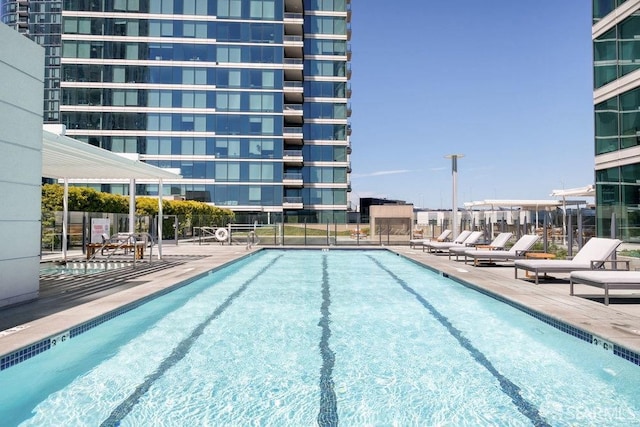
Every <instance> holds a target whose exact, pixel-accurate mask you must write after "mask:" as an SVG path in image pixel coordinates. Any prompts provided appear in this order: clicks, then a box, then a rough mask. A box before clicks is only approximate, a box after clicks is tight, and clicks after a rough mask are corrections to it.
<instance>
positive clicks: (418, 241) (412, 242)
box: [409, 230, 451, 248]
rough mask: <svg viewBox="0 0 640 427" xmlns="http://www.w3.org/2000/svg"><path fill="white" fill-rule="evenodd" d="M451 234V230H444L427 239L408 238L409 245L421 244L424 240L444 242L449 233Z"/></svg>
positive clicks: (412, 246) (413, 246)
mask: <svg viewBox="0 0 640 427" xmlns="http://www.w3.org/2000/svg"><path fill="white" fill-rule="evenodd" d="M450 234H451V230H444V231H443V232H442V233H440V235H439V236H438V237H435V238H434V237H430V238H427V239H411V240H409V247H411V248H415V247H416V246H417V245H422V244H424V243H425V242H445V241H446V240H447V239H448V238H449V235H450Z"/></svg>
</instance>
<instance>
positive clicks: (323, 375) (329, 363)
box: [318, 255, 338, 427]
mask: <svg viewBox="0 0 640 427" xmlns="http://www.w3.org/2000/svg"><path fill="white" fill-rule="evenodd" d="M330 306H331V290H330V288H329V267H328V264H327V256H326V255H324V256H323V257H322V306H321V307H320V313H321V314H322V317H321V318H320V322H318V326H320V327H321V328H322V337H321V338H320V344H319V347H320V354H321V355H322V368H321V369H320V412H318V425H319V426H320V427H325V426H337V425H338V408H337V406H338V405H337V400H336V392H335V384H334V382H333V366H334V365H335V361H336V355H335V353H334V352H333V351H332V350H331V348H330V347H329V338H330V337H331V328H329V324H330V323H331V319H330V318H329V317H330V314H331V313H330V312H329V307H330Z"/></svg>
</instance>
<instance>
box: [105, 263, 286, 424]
mask: <svg viewBox="0 0 640 427" xmlns="http://www.w3.org/2000/svg"><path fill="white" fill-rule="evenodd" d="M281 257H282V255H278V256H277V257H276V258H274V259H273V261H271V262H270V263H269V264H268V265H266V266H264V267H263V268H262V269H260V271H258V272H257V273H256V274H255V275H254V276H253V277H251V278H250V279H249V280H247V281H246V282H244V283H243V284H242V285H241V286H240V287H239V288H238V289H237V290H236V291H234V292H233V293H232V294H231V295H229V296H228V297H227V299H226V300H225V301H224V302H223V303H222V304H220V305H219V306H218V308H216V309H215V310H214V312H213V313H212V314H211V316H209V317H208V318H207V319H206V320H205V321H203V322H202V323H200V324H199V325H198V326H197V327H196V328H195V329H194V330H193V332H191V335H189V336H188V337H186V338H185V339H184V340H182V341H181V342H180V343H179V344H178V345H177V346H176V347H175V348H174V349H173V351H172V352H171V354H170V355H169V356H168V357H167V358H166V359H164V360H163V361H162V363H160V365H159V366H158V368H157V369H156V370H155V371H154V372H153V373H151V374H149V375H148V376H147V377H146V378H145V380H144V382H142V383H141V384H140V385H138V387H136V389H135V390H134V391H133V393H131V394H130V395H129V397H127V398H126V399H125V400H124V401H123V402H122V403H121V404H120V405H118V407H116V408H115V409H114V410H113V411H112V412H111V414H110V415H109V417H107V419H106V420H104V421H103V422H102V424H100V426H118V425H120V422H121V421H122V420H123V419H124V418H125V417H126V416H127V415H129V413H130V412H131V411H132V410H133V408H134V406H136V404H137V403H138V402H139V401H140V399H141V398H142V396H144V395H145V393H146V392H147V391H149V389H150V388H151V386H152V385H153V383H155V382H156V380H158V379H159V378H160V377H162V376H163V375H164V374H165V372H167V371H168V370H169V369H171V368H172V367H173V366H174V365H175V364H176V363H178V362H179V361H180V360H182V359H183V358H184V357H185V356H186V355H187V353H189V350H191V347H192V346H193V344H195V342H196V341H197V340H198V338H200V335H202V333H203V332H204V330H205V328H206V327H207V326H209V324H210V323H211V322H212V321H214V320H215V319H216V318H218V317H219V316H220V315H221V314H222V313H223V312H224V311H225V310H226V309H227V308H229V306H230V305H231V303H233V300H235V299H236V298H237V297H239V296H240V294H242V293H243V292H244V291H245V290H246V289H247V288H248V287H249V285H250V284H251V283H252V282H253V281H254V280H256V279H257V278H258V277H260V276H261V275H262V274H264V273H265V272H266V271H267V270H268V269H269V268H271V267H272V266H273V264H274V263H275V262H276V261H278V259H279V258H281Z"/></svg>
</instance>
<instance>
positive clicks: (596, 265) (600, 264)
mask: <svg viewBox="0 0 640 427" xmlns="http://www.w3.org/2000/svg"><path fill="white" fill-rule="evenodd" d="M606 264H611V267H612V268H611V269H610V270H629V260H627V259H603V260H593V261H591V269H592V270H597V269H600V268H606V267H605V266H606ZM619 264H621V265H623V267H624V268H618V265H619Z"/></svg>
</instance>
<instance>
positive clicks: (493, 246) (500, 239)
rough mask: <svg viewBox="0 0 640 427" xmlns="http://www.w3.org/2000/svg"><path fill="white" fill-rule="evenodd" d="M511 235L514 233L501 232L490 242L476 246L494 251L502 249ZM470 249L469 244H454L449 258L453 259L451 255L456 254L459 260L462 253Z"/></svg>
mask: <svg viewBox="0 0 640 427" xmlns="http://www.w3.org/2000/svg"><path fill="white" fill-rule="evenodd" d="M511 236H513V233H500V234H498V235H497V236H496V237H495V238H494V239H493V240H492V241H491V243H489V244H486V245H478V246H476V249H485V250H494V251H498V250H502V249H504V246H505V245H506V244H507V242H508V241H509V239H511ZM468 250H471V249H469V247H467V246H462V247H459V246H454V247H452V248H449V259H451V255H455V256H456V261H458V257H459V256H460V255H464V253H465V252H466V251H468Z"/></svg>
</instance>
